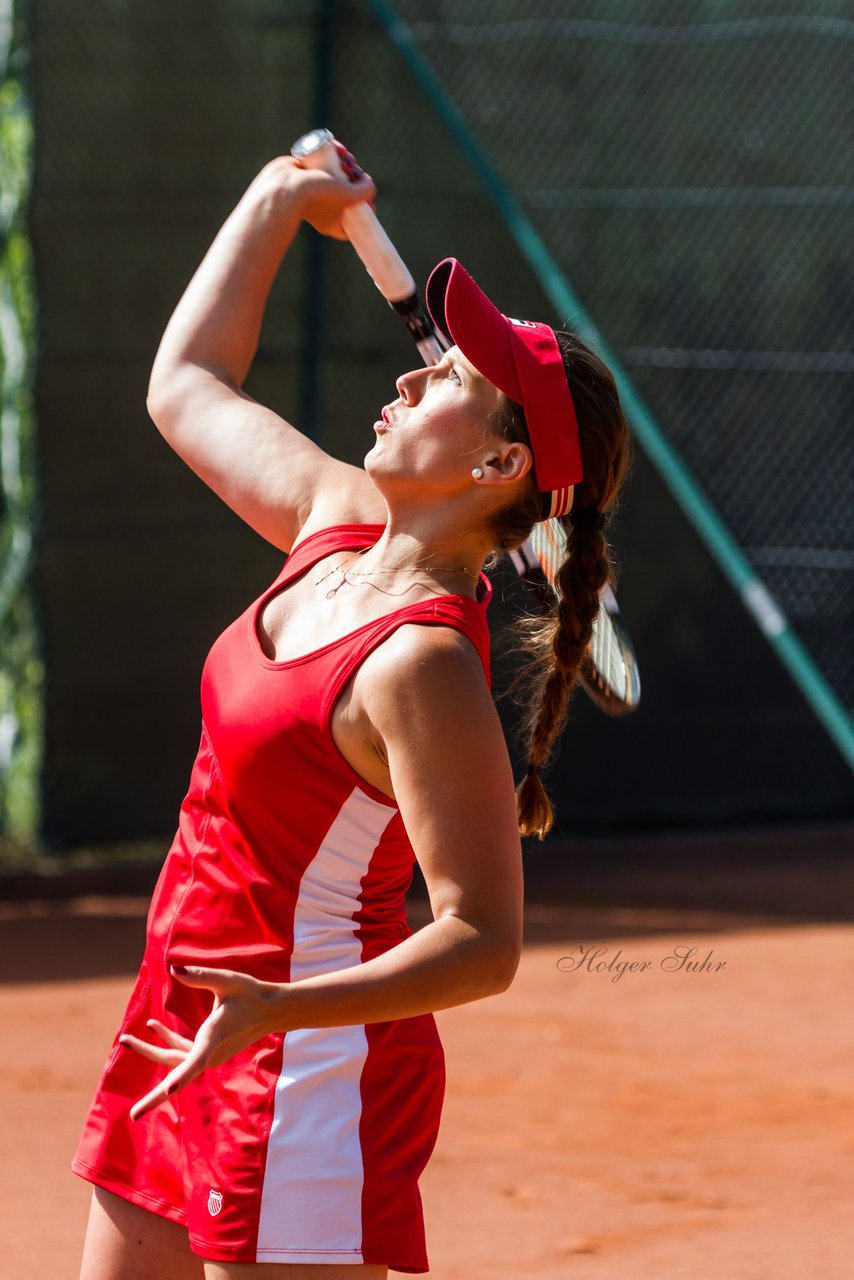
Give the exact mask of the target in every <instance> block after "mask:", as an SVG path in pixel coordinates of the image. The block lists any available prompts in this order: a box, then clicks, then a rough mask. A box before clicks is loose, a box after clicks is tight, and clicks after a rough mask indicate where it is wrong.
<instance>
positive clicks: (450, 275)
mask: <svg viewBox="0 0 854 1280" xmlns="http://www.w3.org/2000/svg"><path fill="white" fill-rule="evenodd" d="M426 297H427V307H428V310H429V311H430V315H431V316H432V318H433V323H434V324H435V325H436V327H437V328H438V329H440V330H441V331H442V333H443V334H444V335H445V336H446V337H447V338H448V339H449V340H450V341H451V342H452V343H453V344H454V346H457V347H459V349H460V351H462V353H463V355H464V356H465V357H466V359H467V360H470V361H471V363H472V364H473V365H474V367H475V368H476V369H477V371H478V372H479V373H482V374H483V376H484V377H485V378H488V379H489V381H490V382H491V383H492V384H493V385H494V386H496V387H498V388H499V390H501V391H503V392H504V393H505V394H506V395H508V396H509V397H510V399H511V400H515V401H516V403H517V404H520V405H521V406H522V408H523V409H524V411H525V420H526V421H527V424H528V433H529V435H530V437H531V449H532V452H533V455H534V463H535V466H536V472H537V483H538V485H539V488H540V490H541V491H542V492H543V493H553V494H554V495H555V501H554V502H553V504H552V505H553V508H554V509H553V510H551V511H550V513H549V514H550V515H560V514H564V513H565V510H568V509H569V504H570V502H571V500H572V494H571V493H568V492H567V490H569V489H571V487H572V486H573V485H575V484H578V482H579V481H580V480H581V479H582V478H583V476H584V471H583V468H582V465H581V450H580V448H579V444H578V423H577V420H576V416H575V405H574V404H573V403H572V395H571V394H570V390H569V386H568V384H567V380H566V371H565V369H564V363H563V357H562V355H561V352H560V347H559V346H558V341H557V338H556V337H555V335H554V331H553V330H552V329H550V328H549V326H548V325H546V324H536V323H535V322H534V321H532V320H512V319H510V317H509V316H504V315H502V314H501V312H500V311H499V310H498V309H497V307H495V306H493V304H492V303H491V302H490V301H489V298H487V296H486V294H485V293H484V292H483V290H482V289H481V288H479V287H478V285H476V284H475V282H474V280H472V278H471V276H470V275H469V273H468V272H467V271H466V270H465V268H464V267H462V266H460V264H459V262H458V261H457V259H456V258H445V260H444V262H440V263H439V265H438V266H437V267H435V268H434V270H433V272H432V273H431V275H430V279H429V280H428V281H427V292H426ZM560 508H563V510H561V509H560Z"/></svg>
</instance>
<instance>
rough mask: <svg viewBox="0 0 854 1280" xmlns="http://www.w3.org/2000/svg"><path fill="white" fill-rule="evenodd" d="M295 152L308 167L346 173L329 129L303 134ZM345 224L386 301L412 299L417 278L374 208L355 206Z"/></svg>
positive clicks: (344, 217)
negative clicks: (413, 276)
mask: <svg viewBox="0 0 854 1280" xmlns="http://www.w3.org/2000/svg"><path fill="white" fill-rule="evenodd" d="M291 155H292V156H295V157H296V158H297V159H298V160H299V162H300V164H302V165H303V166H304V167H305V168H306V169H323V171H324V172H325V173H330V174H333V175H340V174H342V173H343V170H342V168H341V162H340V160H339V157H338V152H337V150H336V148H335V141H334V139H333V137H332V134H331V133H330V131H329V130H328V129H314V130H313V131H312V132H311V133H306V134H303V136H302V137H301V138H298V139H297V141H296V142H295V143H294V145H293V146H292V147H291ZM341 225H342V227H343V228H344V230H345V231H346V232H347V238H348V239H349V241H350V243H351V244H352V246H353V248H354V249H355V250H356V252H357V253H358V255H359V257H360V258H361V259H362V262H363V263H364V265H365V270H366V271H367V273H368V275H369V276H370V277H371V279H372V280H373V282H374V284H375V285H376V286H377V288H378V289H379V291H380V293H381V294H382V295H383V297H384V298H385V300H386V302H390V303H391V305H392V306H393V307H396V306H397V305H398V304H401V303H406V302H408V300H409V299H410V298H412V297H413V296H414V295H415V292H416V289H415V281H414V280H413V278H412V275H411V273H410V271H409V269H408V267H407V266H406V264H405V263H404V261H403V259H402V258H401V256H400V254H399V253H398V252H397V249H395V247H394V245H393V244H392V242H391V240H389V238H388V236H387V235H386V233H385V231H384V230H383V228H382V226H381V224H380V221H379V219H378V218H377V215H376V214H375V213H374V211H373V209H372V208H371V207H370V206H369V205H367V204H364V203H363V204H354V205H351V206H350V208H349V209H345V210H344V212H343V213H342V214H341Z"/></svg>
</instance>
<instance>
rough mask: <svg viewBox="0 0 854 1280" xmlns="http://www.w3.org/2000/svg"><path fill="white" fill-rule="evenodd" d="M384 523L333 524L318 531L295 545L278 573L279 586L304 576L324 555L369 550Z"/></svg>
mask: <svg viewBox="0 0 854 1280" xmlns="http://www.w3.org/2000/svg"><path fill="white" fill-rule="evenodd" d="M384 528H385V525H384V524H337V525H333V526H332V527H331V528H329V529H318V531H317V532H316V533H310V534H309V535H308V537H307V538H303V540H302V542H298V543H297V544H296V546H295V547H294V548H293V550H292V551H291V552H290V553H289V554H288V558H287V560H286V561H285V567H284V569H283V570H282V574H281V580H282V584H284V583H285V582H289V581H290V579H291V578H292V577H296V575H297V574H298V573H304V572H305V570H306V569H310V568H311V567H312V565H315V564H317V563H318V562H319V561H320V560H322V559H323V558H324V556H328V555H333V554H334V553H335V552H336V551H359V550H361V549H362V548H363V547H371V546H373V544H374V543H375V542H376V541H377V540H378V538H379V537H380V535H381V533H382V531H383V529H384Z"/></svg>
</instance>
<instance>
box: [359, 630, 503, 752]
mask: <svg viewBox="0 0 854 1280" xmlns="http://www.w3.org/2000/svg"><path fill="white" fill-rule="evenodd" d="M354 688H357V689H358V694H357V696H358V700H359V702H360V703H361V706H362V707H363V708H364V711H365V712H366V713H367V716H368V718H369V720H370V722H371V724H372V725H373V726H374V728H375V729H376V730H377V731H379V733H380V734H381V735H382V736H383V737H385V738H388V737H389V736H392V737H399V736H405V737H406V738H407V739H408V740H409V742H411V743H412V742H414V741H415V740H416V739H417V738H418V737H420V736H421V735H426V736H429V737H431V738H434V739H435V737H437V736H439V737H441V738H443V739H447V738H449V737H451V736H454V737H455V740H456V741H458V742H459V741H461V740H462V739H464V738H465V739H468V740H469V741H471V740H472V739H475V738H478V737H479V738H480V739H481V740H482V739H483V735H484V734H486V735H487V736H488V737H489V738H493V739H494V738H495V736H496V735H497V736H498V737H502V734H501V728H500V724H499V720H498V714H497V712H496V710H495V704H494V703H493V701H492V695H491V693H490V690H489V686H488V684H487V682H486V678H485V676H484V671H483V666H482V664H481V661H480V657H479V655H478V652H477V650H476V648H475V646H474V645H473V644H472V642H471V640H469V639H468V637H467V636H465V635H463V634H462V632H460V631H457V630H456V629H455V628H453V627H450V626H447V625H441V624H423V623H422V624H418V623H407V624H405V625H404V626H401V627H399V628H398V629H397V630H396V631H395V632H393V634H392V635H391V636H389V638H388V639H387V640H386V641H385V642H384V643H383V644H381V645H379V646H378V648H376V649H375V650H374V651H373V652H372V653H371V654H370V655H369V657H368V658H367V659H366V661H365V662H364V664H363V666H362V668H361V670H360V672H359V673H358V674H357V677H356V683H355V685H354Z"/></svg>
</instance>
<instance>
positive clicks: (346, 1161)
mask: <svg viewBox="0 0 854 1280" xmlns="http://www.w3.org/2000/svg"><path fill="white" fill-rule="evenodd" d="M396 812H397V810H396V809H395V808H392V807H391V806H389V805H385V804H380V803H378V802H377V801H376V800H372V799H371V798H370V796H367V795H365V793H364V792H363V791H361V790H360V789H359V788H358V787H356V788H355V789H354V790H353V791H352V792H351V793H350V795H349V796H348V797H347V800H346V801H345V802H344V804H343V805H342V807H341V809H340V810H339V812H338V816H337V817H336V819H335V821H334V822H333V824H332V826H331V827H330V828H329V831H328V832H327V833H326V835H325V837H324V839H323V842H322V843H321V845H320V848H319V849H318V851H317V853H316V854H315V856H314V858H313V859H312V861H311V863H310V864H309V866H308V867H307V868H306V871H305V873H304V875H303V878H302V881H301V883H300V890H299V896H298V898H297V904H296V910H295V912H294V951H293V956H292V959H291V981H292V982H296V981H299V979H300V978H308V977H311V976H313V975H314V974H317V973H333V972H334V971H335V970H337V969H349V968H351V967H352V966H353V965H355V964H359V963H361V957H362V946H361V942H360V941H359V939H358V938H357V937H356V929H357V927H358V926H357V925H356V923H355V922H354V920H353V915H354V913H355V912H356V911H358V910H359V908H360V905H361V904H360V902H359V892H360V890H361V880H362V877H363V876H364V875H365V874H366V873H367V870H368V867H369V865H370V861H371V858H372V856H373V853H374V850H375V849H376V847H377V845H378V844H379V842H380V839H381V837H382V834H383V832H384V831H385V829H386V827H387V826H388V824H389V822H390V821H391V819H392V818H393V817H394V815H395V814H396ZM367 1052H368V1045H367V1037H366V1035H365V1028H364V1027H363V1026H355V1027H315V1028H303V1029H300V1030H297V1031H289V1032H288V1033H287V1035H286V1036H285V1043H284V1058H283V1062H282V1070H281V1074H280V1076H279V1080H278V1082H277V1085H276V1099H275V1106H274V1111H273V1123H272V1127H271V1130H270V1138H269V1142H268V1146H267V1165H266V1170H265V1173H264V1187H263V1191H262V1194H261V1212H260V1217H259V1224H258V1245H257V1261H258V1262H329V1263H332V1262H361V1261H362V1253H361V1246H362V1185H363V1181H364V1171H363V1167H362V1150H361V1146H360V1143H359V1122H360V1119H361V1107H362V1099H361V1092H360V1079H361V1074H362V1068H363V1066H364V1063H365V1058H366V1057H367Z"/></svg>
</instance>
